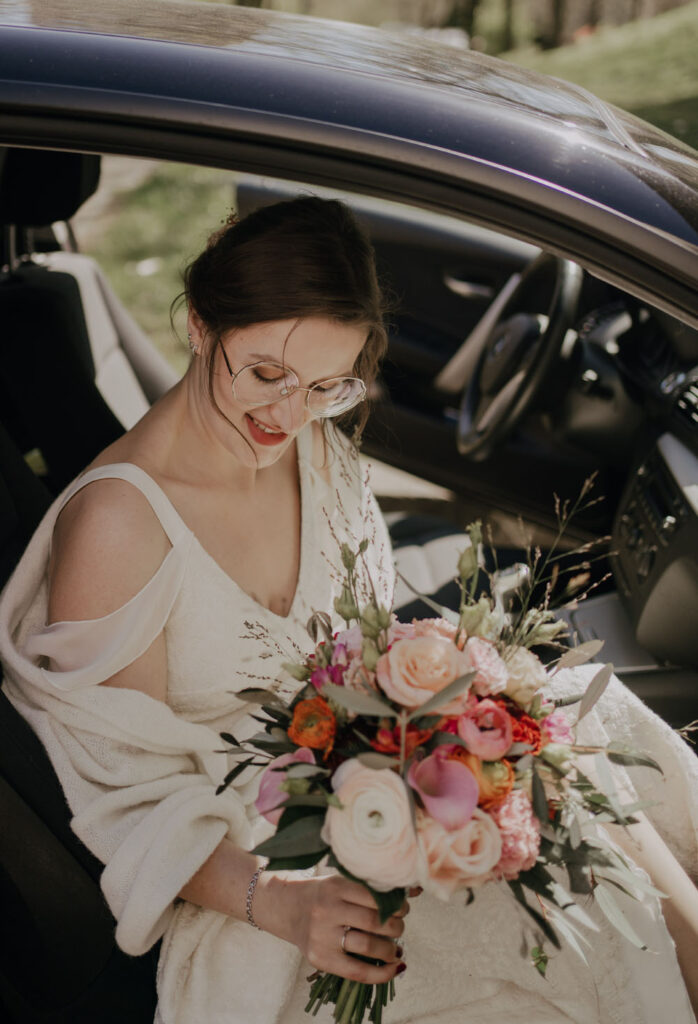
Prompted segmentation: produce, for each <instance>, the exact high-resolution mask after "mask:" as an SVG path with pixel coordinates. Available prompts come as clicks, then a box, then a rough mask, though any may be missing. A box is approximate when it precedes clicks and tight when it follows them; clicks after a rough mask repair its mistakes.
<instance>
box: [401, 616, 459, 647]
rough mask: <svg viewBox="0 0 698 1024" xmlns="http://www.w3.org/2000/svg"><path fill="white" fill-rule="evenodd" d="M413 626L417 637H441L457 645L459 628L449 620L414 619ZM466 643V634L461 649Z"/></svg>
mask: <svg viewBox="0 0 698 1024" xmlns="http://www.w3.org/2000/svg"><path fill="white" fill-rule="evenodd" d="M412 625H413V627H414V635H415V636H441V637H443V638H444V640H450V641H451V642H452V643H455V639H456V633H457V632H458V628H457V627H456V626H454V625H453V624H452V623H450V622H449V621H448V619H413V620H412ZM464 643H465V634H463V636H462V643H461V644H460V647H461V649H462V647H463V644H464Z"/></svg>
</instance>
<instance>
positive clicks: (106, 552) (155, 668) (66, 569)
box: [49, 479, 407, 984]
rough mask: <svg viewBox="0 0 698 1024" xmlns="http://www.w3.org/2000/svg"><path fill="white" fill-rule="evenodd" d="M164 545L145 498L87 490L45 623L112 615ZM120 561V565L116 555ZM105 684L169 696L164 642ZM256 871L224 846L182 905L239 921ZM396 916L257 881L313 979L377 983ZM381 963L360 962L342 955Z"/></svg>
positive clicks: (333, 884)
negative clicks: (322, 975)
mask: <svg viewBox="0 0 698 1024" xmlns="http://www.w3.org/2000/svg"><path fill="white" fill-rule="evenodd" d="M169 547H170V545H169V541H168V540H167V537H166V536H165V534H164V532H163V530H162V527H161V525H160V523H159V521H158V520H157V518H156V517H155V515H154V513H153V512H152V509H151V508H150V506H149V504H148V503H147V501H146V499H145V498H144V497H143V496H142V495H141V494H140V492H139V491H137V490H136V489H135V488H133V487H132V486H130V485H129V484H127V483H124V482H123V481H120V480H111V479H109V480H103V481H99V482H96V483H93V484H90V485H89V487H86V488H85V489H84V490H83V491H80V492H78V494H77V495H76V496H75V497H74V498H73V499H72V500H71V501H70V502H69V504H68V505H67V506H66V508H65V509H64V510H63V511H62V513H61V515H60V517H59V520H58V523H57V525H56V529H55V531H54V537H53V550H52V559H51V569H50V591H49V621H50V622H59V621H75V620H85V619H96V618H100V617H102V616H105V615H109V614H110V613H111V612H113V611H115V610H116V609H117V608H120V607H121V606H122V605H124V604H125V603H126V602H127V601H128V600H130V599H131V598H132V597H133V596H134V594H136V593H138V591H139V590H140V589H141V588H142V587H143V586H144V585H145V584H146V583H147V582H148V580H149V579H150V578H151V577H152V576H153V575H154V574H155V572H156V571H157V569H158V568H159V566H160V564H161V563H162V560H163V559H164V558H165V556H166V555H167V552H168V550H169ZM124 552H127V553H128V554H127V557H125V556H124ZM103 685H106V686H118V687H124V688H128V689H137V690H141V691H142V692H143V693H145V694H147V695H148V696H150V697H153V698H155V699H157V700H161V701H164V700H165V699H166V697H167V656H166V648H165V640H164V637H163V635H162V634H160V636H158V637H156V638H155V640H154V641H153V642H152V643H151V645H150V647H149V648H148V650H147V651H145V653H144V654H142V655H141V656H140V657H139V658H137V659H136V660H135V661H133V662H132V663H131V664H130V665H128V666H126V667H125V668H124V669H122V670H121V671H120V672H118V673H117V674H116V675H114V676H112V677H111V678H110V679H107V680H106V681H105V683H104V684H103ZM258 866H259V860H258V858H257V857H255V856H253V855H252V854H251V853H248V852H246V851H245V850H242V849H240V848H239V847H237V846H236V845H235V844H234V843H233V842H232V841H231V840H229V839H224V840H223V841H222V842H221V843H220V844H219V845H218V847H217V848H216V849H215V850H214V852H213V854H212V855H211V856H210V857H209V858H208V860H207V861H205V862H204V864H203V865H202V866H201V867H200V868H199V870H198V871H197V872H196V873H195V874H194V875H193V877H192V878H191V879H190V880H189V882H188V883H187V884H186V885H185V886H184V887H183V889H182V890H181V892H180V896H181V897H182V898H184V899H187V900H189V901H190V902H192V903H195V904H197V905H199V906H203V907H207V908H210V909H212V910H216V911H218V912H220V913H225V914H229V915H230V916H232V917H235V918H238V919H240V920H243V921H245V920H246V919H247V911H246V898H247V888H248V885H249V883H250V879H251V878H252V875H253V874H254V872H255V870H256V869H257V867H258ZM406 912H407V907H405V908H404V909H403V911H402V912H400V913H399V914H396V915H395V916H393V917H391V918H390V919H389V920H388V921H386V922H385V923H384V924H380V922H379V920H378V913H377V910H376V908H375V905H374V904H373V901H372V899H371V896H370V894H369V893H368V891H367V890H366V889H365V888H364V887H363V886H361V885H358V884H356V883H354V882H350V881H348V880H347V879H344V878H342V877H341V876H329V875H328V876H323V877H318V878H310V879H309V878H305V877H302V876H299V875H298V874H297V873H294V872H284V873H279V874H275V873H269V874H268V875H267V874H262V875H261V877H260V879H259V882H258V884H257V888H256V892H255V895H254V918H255V921H256V923H257V924H258V925H259V927H261V928H263V929H264V930H265V931H269V932H271V933H272V934H274V935H276V936H278V937H279V938H282V939H285V940H286V941H288V942H292V943H293V944H294V945H296V946H298V947H299V948H300V949H301V951H302V952H303V953H304V954H305V955H306V956H307V957H308V959H309V960H310V962H311V963H312V964H313V965H314V966H315V967H317V968H318V969H321V970H326V971H331V972H332V973H335V974H340V975H342V976H344V977H349V978H352V979H356V980H360V981H364V982H367V983H373V984H377V983H379V982H383V981H388V980H389V979H390V978H392V977H393V976H394V975H395V973H396V971H397V968H398V965H399V957H398V956H397V950H396V946H395V944H394V942H393V941H392V940H393V939H396V938H398V937H399V936H400V935H401V934H402V931H403V928H404V924H403V921H402V918H403V917H404V914H405V913H406ZM346 926H349V927H350V928H351V929H352V931H351V933H349V934H347V936H346V939H345V947H346V950H347V952H354V953H361V954H363V955H367V956H370V957H372V958H374V959H380V960H383V961H385V962H386V965H385V966H384V967H375V966H373V965H371V964H365V963H362V962H361V961H359V960H356V959H354V958H352V957H349V956H347V955H346V952H342V939H343V938H344V930H345V927H346Z"/></svg>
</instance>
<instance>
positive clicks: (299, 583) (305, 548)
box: [168, 428, 310, 622]
mask: <svg viewBox="0 0 698 1024" xmlns="http://www.w3.org/2000/svg"><path fill="white" fill-rule="evenodd" d="M307 429H308V428H305V430H307ZM304 433H305V431H304V430H301V432H300V433H299V434H297V435H296V465H297V467H298V481H299V486H300V497H301V522H300V530H299V534H300V537H299V545H300V550H299V554H298V576H297V577H296V586H295V590H294V592H293V597H292V598H291V603H290V605H289V607H288V611H287V613H286V614H285V615H279V614H278V613H277V612H274V611H272V610H271V608H268V607H267V605H265V604H262V602H261V601H258V600H257V598H256V597H253V596H252V594H250V593H249V591H247V590H245V589H244V587H242V586H241V585H240V584H239V583H238V582H237V580H235V579H233V577H232V576H231V575H230V573H228V572H226V571H225V569H224V568H223V566H222V565H221V564H220V563H219V562H218V561H216V559H215V558H214V557H213V555H212V554H211V553H210V552H209V551H207V550H206V548H205V547H204V546H203V544H202V543H201V541H200V540H199V538H198V537H197V536H196V534H195V533H194V532H193V531H192V530H189V527H188V526H187V525H186V523H184V528H185V529H186V530H188V531H189V533H190V535H191V537H192V540H193V542H194V545H195V546H196V547H197V548H198V550H199V551H200V552H201V553H202V555H203V556H204V558H205V560H206V561H207V562H208V563H209V565H211V566H212V568H213V570H214V571H215V572H216V573H217V574H219V575H220V576H221V577H222V578H224V579H225V580H227V581H228V582H229V583H230V584H232V586H233V587H234V588H235V589H236V590H237V591H238V593H239V594H241V595H242V597H244V598H246V600H247V601H249V603H250V604H251V605H253V606H254V608H255V609H256V610H257V611H258V612H263V613H264V614H265V615H269V616H270V617H271V618H272V619H278V620H279V621H280V622H291V621H292V620H293V618H294V615H293V613H294V611H295V609H296V605H297V604H298V602H299V600H300V599H301V598H300V595H301V592H302V590H303V585H304V582H305V577H306V568H307V567H306V563H307V561H308V552H309V541H308V528H309V521H310V500H309V494H308V490H309V481H308V479H307V476H306V463H307V459H306V458H305V457H304V454H303V453H302V452H301V444H300V438H301V437H302V436H303V434H304ZM303 443H305V438H303ZM168 500H169V499H168Z"/></svg>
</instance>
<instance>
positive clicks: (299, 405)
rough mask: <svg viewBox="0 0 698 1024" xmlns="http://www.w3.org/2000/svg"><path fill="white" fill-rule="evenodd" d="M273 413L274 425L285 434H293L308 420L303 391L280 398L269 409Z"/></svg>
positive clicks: (308, 415)
mask: <svg viewBox="0 0 698 1024" xmlns="http://www.w3.org/2000/svg"><path fill="white" fill-rule="evenodd" d="M269 409H270V411H271V412H273V416H274V423H275V424H276V425H277V426H278V427H279V429H280V430H283V431H284V432H285V433H287V434H294V433H296V432H297V431H298V430H300V429H301V427H303V426H305V424H306V423H307V422H308V420H309V419H310V413H309V412H308V408H307V405H306V401H305V391H301V390H298V391H294V392H293V394H291V395H287V396H286V397H285V398H280V399H279V401H278V402H274V404H273V405H272V406H270V407H269Z"/></svg>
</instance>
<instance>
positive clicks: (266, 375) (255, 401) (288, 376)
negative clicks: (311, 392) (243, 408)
mask: <svg viewBox="0 0 698 1024" xmlns="http://www.w3.org/2000/svg"><path fill="white" fill-rule="evenodd" d="M297 387H298V378H297V377H296V375H295V373H294V372H293V370H289V369H288V368H286V367H283V366H280V365H279V364H278V363H254V364H253V365H252V366H245V367H243V369H242V370H240V372H239V373H238V374H236V376H235V379H234V381H233V394H234V396H235V398H236V399H237V401H238V402H242V403H243V404H244V405H272V404H273V403H274V402H278V401H279V399H280V398H286V397H287V396H288V395H290V394H293V392H294V391H295V390H296V388H297Z"/></svg>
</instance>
